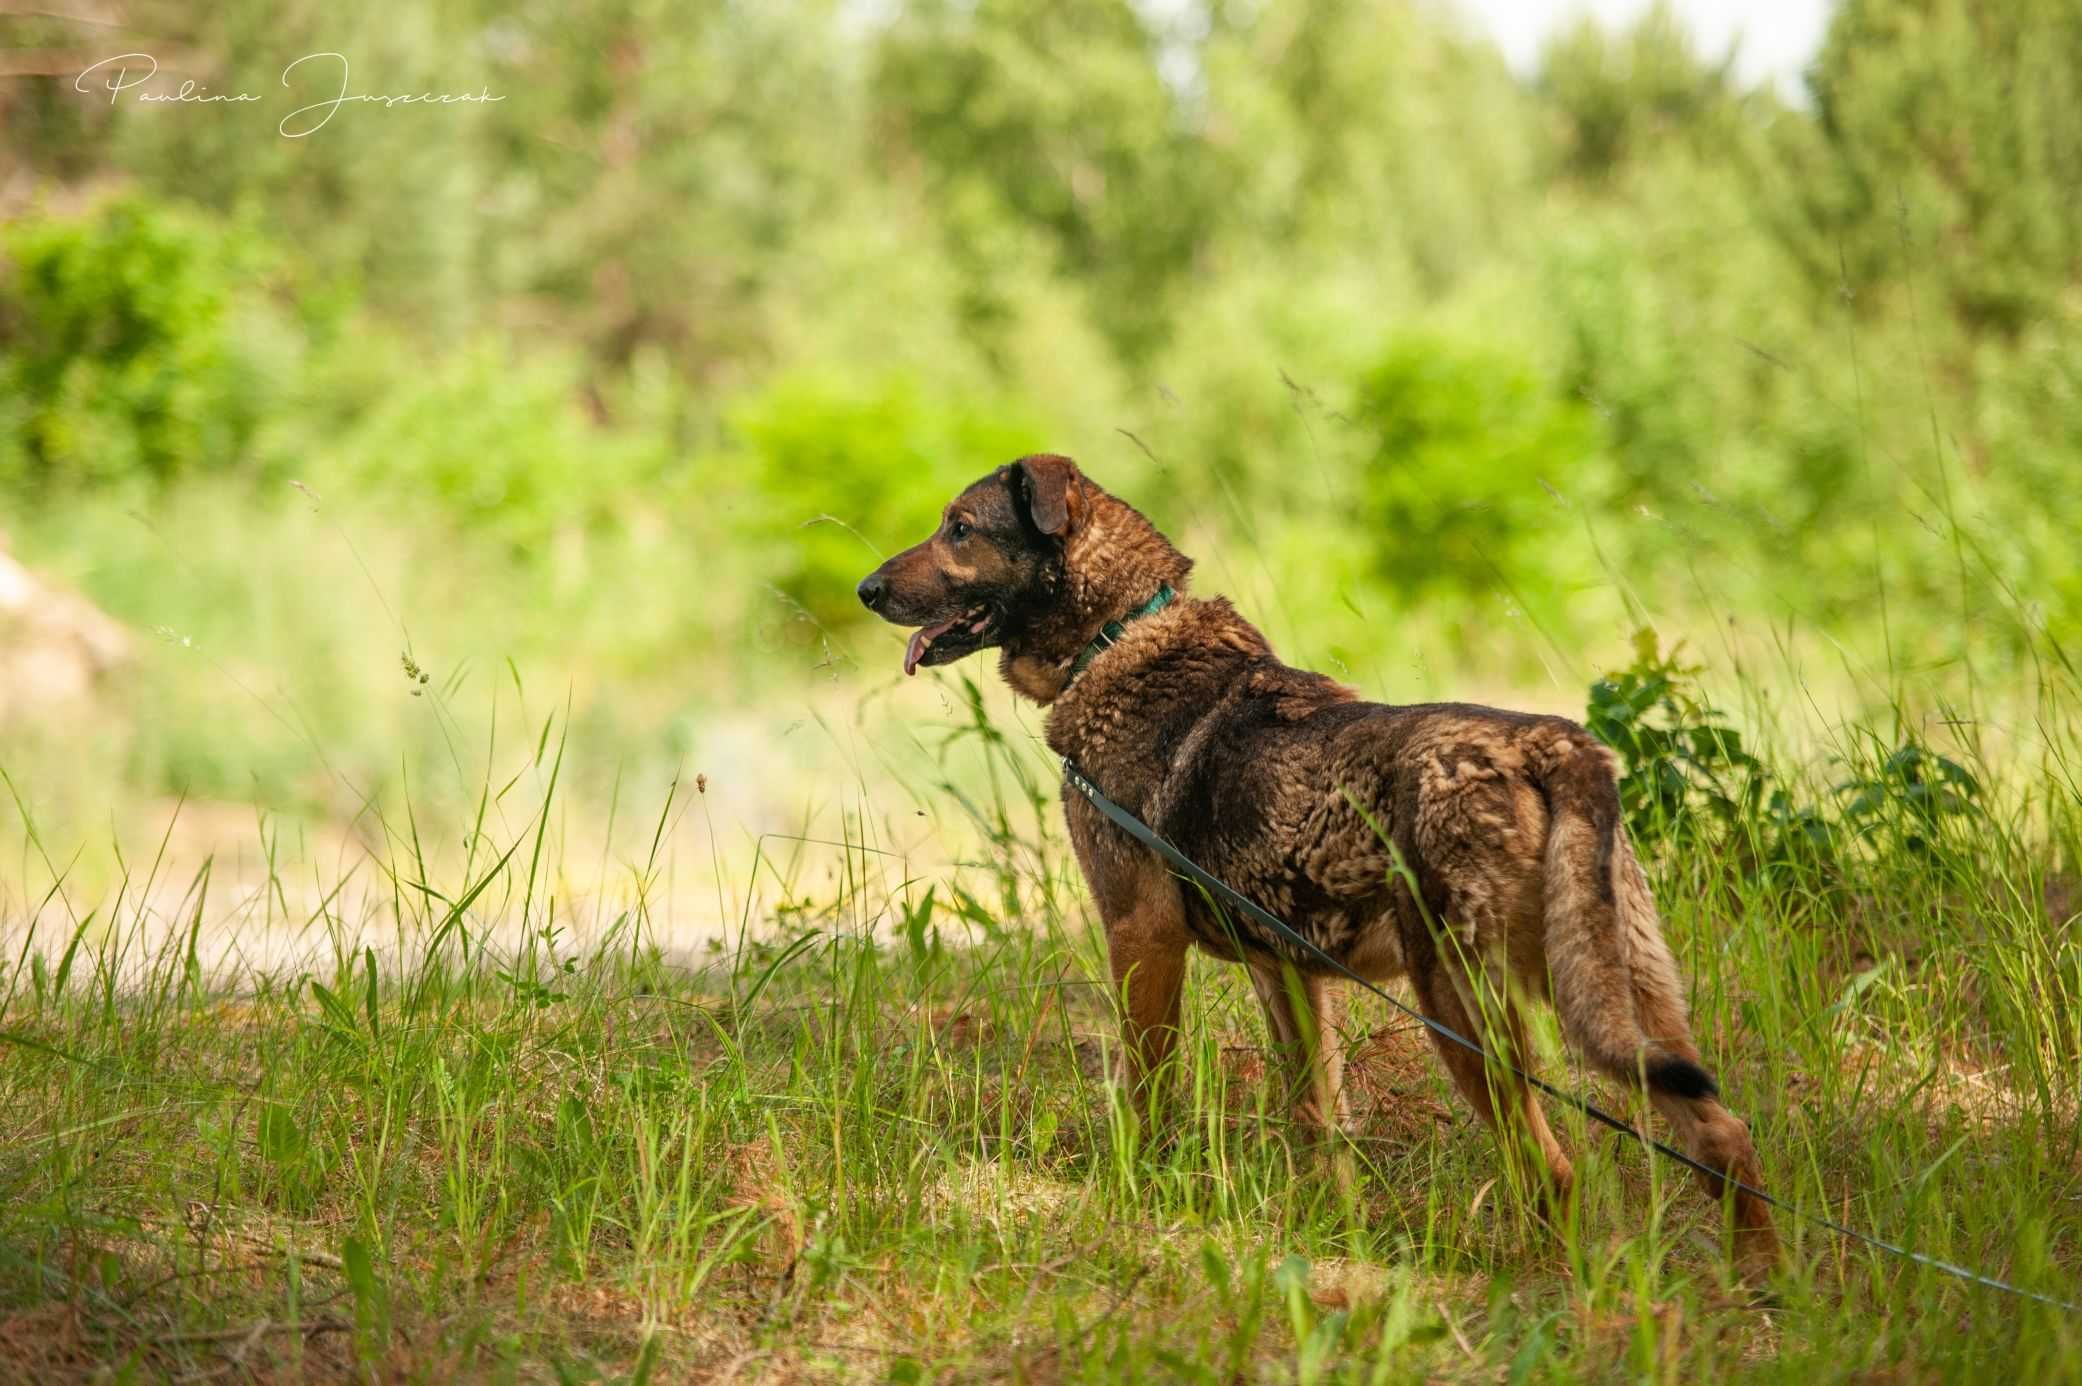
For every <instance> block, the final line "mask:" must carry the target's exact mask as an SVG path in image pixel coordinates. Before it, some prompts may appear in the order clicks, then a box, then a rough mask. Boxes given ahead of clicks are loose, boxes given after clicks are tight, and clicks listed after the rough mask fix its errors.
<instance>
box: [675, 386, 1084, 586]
mask: <svg viewBox="0 0 2082 1386" xmlns="http://www.w3.org/2000/svg"><path fill="white" fill-rule="evenodd" d="M731 424H732V428H731V434H732V439H733V441H732V445H731V446H732V449H733V450H732V453H731V454H730V455H728V456H724V457H719V458H715V459H713V460H711V461H709V462H708V463H707V465H706V466H705V467H704V468H703V470H704V471H705V472H706V473H707V474H709V475H710V476H712V477H713V478H715V483H716V485H717V486H718V487H719V488H721V489H722V490H723V491H725V492H726V493H727V492H729V491H736V490H738V489H739V488H740V487H742V490H743V493H744V494H745V495H746V510H747V512H748V513H746V514H745V515H744V516H743V524H742V528H743V531H744V532H745V533H746V534H747V535H749V536H752V537H754V538H755V539H758V540H761V541H763V542H764V543H765V545H766V546H767V552H769V553H770V554H771V555H773V559H772V562H771V564H770V566H769V567H768V568H767V572H768V575H769V576H770V578H771V580H772V581H773V583H774V585H775V586H776V587H778V588H779V589H780V590H781V591H782V592H783V593H785V594H786V595H787V596H788V598H790V599H791V600H792V601H793V602H795V603H797V604H798V605H799V606H800V607H801V608H802V610H803V611H805V612H807V613H808V614H809V615H810V616H811V617H812V618H813V619H814V620H815V621H816V622H817V623H818V624H819V625H820V626H824V625H830V624H836V623H840V622H844V621H848V620H851V619H852V618H853V617H854V616H855V614H856V613H857V612H858V611H859V609H860V604H859V601H858V600H857V599H856V598H855V597H854V595H853V588H854V586H855V584H857V583H858V582H859V581H860V579H861V578H862V577H863V576H864V575H865V574H866V573H867V571H868V570H869V569H870V568H873V567H874V566H875V565H876V564H877V563H879V562H880V561H881V560H882V559H883V558H884V557H886V556H887V555H888V554H891V553H894V552H895V551H896V550H897V549H899V548H902V547H906V546H908V545H910V544H912V543H915V542H917V541H918V540H920V539H923V538H925V536H926V535H927V534H929V533H930V532H931V531H932V529H933V528H934V526H936V525H937V524H938V523H939V512H940V509H941V507H942V506H944V505H945V504H946V503H947V501H948V499H949V498H950V497H951V496H952V495H953V494H954V492H955V490H956V489H957V488H958V487H961V486H964V485H966V484H968V483H969V482H971V481H973V480H975V479H976V476H977V475H979V474H981V473H982V472H984V471H987V470H989V468H990V467H992V466H994V465H996V464H997V462H999V461H1003V460H1009V459H1011V458H1014V457H1018V456H1021V455H1022V454H1024V453H1029V452H1035V451H1038V450H1040V447H1041V444H1042V442H1043V441H1044V438H1045V435H1044V434H1042V433H1041V431H1040V430H1039V429H1036V428H1034V427H1032V426H1022V424H1021V423H1020V422H1019V411H1018V410H1017V409H1016V408H1012V407H1008V406H1006V405H1004V404H1002V403H999V402H995V401H986V400H969V399H954V400H943V401H934V400H932V399H929V398H928V397H927V396H926V394H925V392H924V391H923V390H921V389H920V388H919V387H918V385H917V384H916V383H915V382H912V381H909V380H903V379H887V380H882V381H879V382H875V383H873V384H871V385H867V386H855V387H848V386H845V385H842V384H839V383H837V382H834V381H830V380H824V379H814V378H804V377H787V378H783V379H780V380H776V381H775V382H774V383H773V384H772V385H770V386H768V387H767V388H766V389H765V390H762V391H761V392H759V393H758V394H757V395H755V396H753V397H752V398H751V399H748V400H747V401H745V402H744V404H743V405H742V406H741V407H740V408H739V409H738V411H737V412H736V413H735V414H734V415H733V416H732V419H731Z"/></svg>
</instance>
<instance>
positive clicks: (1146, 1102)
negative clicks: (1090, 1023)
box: [1106, 878, 1192, 1124]
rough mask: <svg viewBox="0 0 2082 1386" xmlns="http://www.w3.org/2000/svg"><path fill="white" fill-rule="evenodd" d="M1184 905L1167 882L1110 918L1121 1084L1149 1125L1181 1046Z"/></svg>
mask: <svg viewBox="0 0 2082 1386" xmlns="http://www.w3.org/2000/svg"><path fill="white" fill-rule="evenodd" d="M1191 940H1192V936H1191V935H1190V934H1188V933H1187V932H1186V923H1185V903H1184V901H1183V900H1181V899H1180V897H1179V892H1178V886H1177V885H1176V883H1174V882H1172V881H1171V880H1170V879H1169V878H1163V879H1161V880H1160V881H1159V882H1156V883H1152V888H1149V889H1146V890H1144V891H1143V892H1141V893H1139V894H1138V895H1137V896H1136V897H1135V898H1134V899H1133V901H1132V902H1131V903H1129V904H1127V905H1126V906H1125V907H1124V908H1122V909H1120V910H1119V911H1118V912H1117V913H1113V914H1111V915H1109V916H1108V917H1107V919H1106V957H1107V962H1108V963H1109V964H1110V966H1111V968H1112V971H1113V990H1114V995H1115V998H1116V1000H1118V1002H1119V1003H1120V1008H1121V1052H1120V1064H1119V1067H1118V1069H1117V1070H1116V1072H1117V1074H1118V1076H1119V1079H1120V1082H1121V1085H1122V1087H1124V1088H1125V1089H1126V1090H1127V1092H1128V1095H1129V1098H1130V1100H1131V1101H1132V1102H1133V1103H1134V1105H1135V1112H1136V1115H1137V1116H1138V1117H1140V1118H1141V1119H1142V1120H1143V1122H1144V1123H1145V1124H1147V1122H1148V1121H1149V1117H1150V1102H1151V1099H1152V1097H1153V1095H1154V1089H1155V1086H1156V1084H1157V1082H1158V1080H1159V1079H1160V1077H1161V1076H1162V1072H1163V1068H1164V1063H1165V1060H1167V1059H1169V1058H1170V1057H1171V1052H1172V1050H1173V1048H1174V1047H1175V1046H1176V1045H1177V1043H1178V1025H1179V1014H1180V1009H1181V1002H1182V1000H1183V998H1184V995H1185V982H1186V948H1187V945H1188V944H1189V943H1190V942H1191Z"/></svg>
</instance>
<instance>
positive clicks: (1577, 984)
mask: <svg viewBox="0 0 2082 1386" xmlns="http://www.w3.org/2000/svg"><path fill="white" fill-rule="evenodd" d="M1544 759H1545V760H1546V762H1547V763H1546V764H1545V765H1543V766H1541V767H1540V770H1541V774H1540V779H1541V781H1542V784H1543V786H1544V788H1545V789H1546V792H1547V804H1548V826H1547V846H1546V861H1545V867H1544V871H1545V881H1544V884H1545V897H1546V902H1545V919H1544V925H1545V941H1546V948H1547V966H1548V970H1549V972H1550V974H1551V975H1552V977H1553V979H1554V1006H1555V1010H1556V1012H1557V1013H1558V1014H1559V1015H1560V1017H1561V1026H1562V1033H1563V1035H1564V1036H1565V1037H1567V1039H1568V1040H1569V1042H1570V1044H1572V1045H1573V1046H1574V1047H1575V1048H1576V1049H1577V1050H1578V1052H1580V1053H1581V1054H1582V1055H1583V1056H1584V1057H1585V1058H1586V1059H1588V1060H1589V1061H1590V1062H1591V1063H1592V1064H1594V1065H1595V1066H1597V1067H1598V1068H1600V1069H1602V1070H1604V1071H1605V1072H1606V1073H1608V1074H1610V1075H1612V1076H1613V1077H1614V1078H1617V1079H1619V1080H1621V1081H1623V1082H1626V1083H1630V1084H1645V1085H1646V1086H1647V1087H1648V1088H1649V1089H1650V1090H1652V1091H1655V1092H1661V1093H1667V1094H1669V1095H1671V1096H1673V1097H1685V1098H1711V1097H1713V1096H1715V1087H1714V1082H1713V1076H1712V1075H1711V1074H1709V1073H1708V1072H1707V1071H1706V1070H1705V1069H1704V1068H1702V1067H1701V1066H1700V1064H1699V1051H1698V1049H1697V1047H1696V1046H1694V1044H1693V1043H1692V1036H1691V1027H1690V1024H1689V1022H1688V1021H1687V1019H1686V1016H1685V1005H1684V988H1683V984H1682V983H1681V982H1680V981H1679V979H1678V975H1677V965H1676V963H1675V961H1674V960H1673V959H1672V958H1671V956H1670V948H1669V945H1668V944H1666V943H1664V941H1663V931H1662V927H1661V924H1660V922H1659V920H1658V919H1657V917H1656V909H1655V900H1654V897H1653V896H1651V895H1650V894H1649V890H1648V882H1647V879H1646V878H1645V877H1643V876H1642V874H1641V865H1640V863H1639V862H1638V861H1636V860H1635V858H1634V851H1633V848H1632V847H1631V846H1630V845H1628V842H1627V838H1626V833H1625V832H1624V831H1623V830H1622V829H1621V826H1620V821H1619V786H1618V781H1617V778H1616V775H1615V772H1614V768H1613V760H1612V753H1611V752H1610V751H1608V750H1606V749H1605V747H1604V746H1602V745H1601V744H1599V743H1598V742H1597V741H1596V740H1594V739H1593V738H1592V737H1591V736H1590V734H1589V733H1587V732H1583V731H1579V730H1577V729H1575V728H1573V727H1572V728H1570V734H1568V735H1567V736H1564V737H1560V738H1557V740H1556V742H1555V743H1553V744H1552V751H1551V754H1550V755H1549V756H1547V757H1544Z"/></svg>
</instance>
